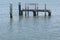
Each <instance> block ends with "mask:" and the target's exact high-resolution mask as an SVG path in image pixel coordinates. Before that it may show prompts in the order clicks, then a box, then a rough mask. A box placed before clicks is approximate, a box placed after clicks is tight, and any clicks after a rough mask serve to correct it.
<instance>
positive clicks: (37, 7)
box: [37, 4, 38, 16]
mask: <svg viewBox="0 0 60 40" xmlns="http://www.w3.org/2000/svg"><path fill="white" fill-rule="evenodd" d="M37 10H38V4H37ZM37 16H38V11H37Z"/></svg>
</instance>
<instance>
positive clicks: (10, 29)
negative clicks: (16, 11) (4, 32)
mask: <svg viewBox="0 0 60 40" xmlns="http://www.w3.org/2000/svg"><path fill="white" fill-rule="evenodd" d="M12 27H13V19H12V18H10V27H9V31H10V32H12Z"/></svg>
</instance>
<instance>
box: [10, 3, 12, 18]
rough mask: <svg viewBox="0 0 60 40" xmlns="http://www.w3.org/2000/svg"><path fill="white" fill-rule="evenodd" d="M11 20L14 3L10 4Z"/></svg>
mask: <svg viewBox="0 0 60 40" xmlns="http://www.w3.org/2000/svg"><path fill="white" fill-rule="evenodd" d="M10 18H12V3H10Z"/></svg>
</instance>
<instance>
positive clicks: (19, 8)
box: [19, 2, 23, 16]
mask: <svg viewBox="0 0 60 40" xmlns="http://www.w3.org/2000/svg"><path fill="white" fill-rule="evenodd" d="M20 15H23V14H22V13H21V2H19V16H20Z"/></svg>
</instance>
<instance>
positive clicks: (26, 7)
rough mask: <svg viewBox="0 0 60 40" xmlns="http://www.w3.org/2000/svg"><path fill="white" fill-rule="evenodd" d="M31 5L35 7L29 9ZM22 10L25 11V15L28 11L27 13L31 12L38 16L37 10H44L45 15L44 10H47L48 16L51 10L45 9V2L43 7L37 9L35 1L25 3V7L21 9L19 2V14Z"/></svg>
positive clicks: (21, 13)
mask: <svg viewBox="0 0 60 40" xmlns="http://www.w3.org/2000/svg"><path fill="white" fill-rule="evenodd" d="M26 5H28V6H26ZM31 5H33V6H35V9H29V6H31ZM23 12H25V16H26V15H27V12H28V15H29V12H33V16H38V12H45V16H46V12H48V16H51V11H50V10H48V9H46V4H45V9H38V4H37V3H28V4H25V9H21V3H19V16H20V15H23Z"/></svg>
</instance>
